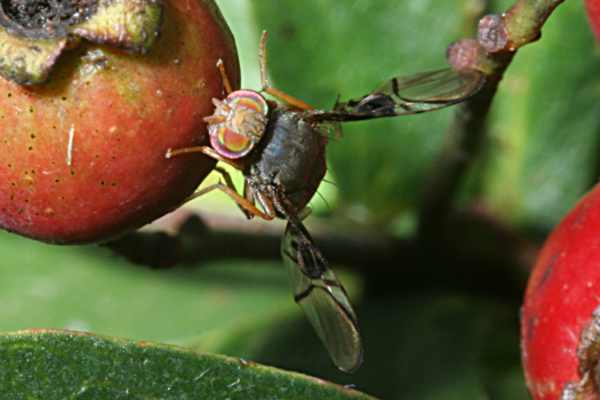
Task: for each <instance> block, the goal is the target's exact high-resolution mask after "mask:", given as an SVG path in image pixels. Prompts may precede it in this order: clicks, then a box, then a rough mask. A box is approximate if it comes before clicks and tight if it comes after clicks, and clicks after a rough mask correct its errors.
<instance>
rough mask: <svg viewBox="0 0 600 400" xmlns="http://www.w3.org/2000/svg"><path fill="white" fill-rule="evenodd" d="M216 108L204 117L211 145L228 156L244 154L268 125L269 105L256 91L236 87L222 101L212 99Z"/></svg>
mask: <svg viewBox="0 0 600 400" xmlns="http://www.w3.org/2000/svg"><path fill="white" fill-rule="evenodd" d="M213 103H214V104H215V112H214V114H213V115H212V116H210V117H207V118H205V121H206V122H208V133H209V136H210V143H211V145H212V147H213V148H214V149H215V150H216V151H217V152H218V153H219V154H220V155H222V156H224V157H226V158H229V159H236V158H241V157H244V156H245V155H247V154H248V153H249V152H250V151H251V150H252V149H253V148H254V147H255V146H256V144H257V143H258V142H259V141H260V139H261V138H262V136H263V134H264V132H265V129H266V128H267V122H268V121H267V115H268V112H269V106H268V105H267V102H266V100H265V99H264V97H262V96H261V95H260V94H259V93H257V92H254V91H252V90H237V91H235V92H233V93H231V94H230V95H229V96H227V98H226V99H225V100H223V101H221V100H217V99H213Z"/></svg>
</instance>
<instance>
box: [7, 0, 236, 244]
mask: <svg viewBox="0 0 600 400" xmlns="http://www.w3.org/2000/svg"><path fill="white" fill-rule="evenodd" d="M121 1H125V0H121ZM8 3H9V4H10V1H9V2H8ZM130 3H131V4H136V3H135V2H131V1H130ZM2 4H5V3H4V2H3V3H2ZM99 4H100V3H99ZM106 4H108V5H111V4H115V3H114V2H113V3H110V2H109V3H106ZM150 4H157V3H155V2H154V3H152V2H151V3H150ZM159 4H160V3H159ZM162 4H163V5H162V7H163V9H162V13H163V15H162V20H161V21H162V22H160V24H161V26H160V36H159V37H158V39H157V40H156V41H155V42H154V43H153V44H152V46H151V47H150V50H149V51H148V52H147V53H146V54H143V55H141V54H132V53H128V52H125V51H123V50H121V49H119V48H118V46H111V45H110V44H105V45H98V44H93V43H90V42H89V41H87V40H83V41H82V42H80V43H79V42H75V43H71V44H70V45H73V46H76V47H75V48H74V49H68V50H66V51H64V52H63V53H62V54H61V55H60V57H59V60H58V62H57V64H56V65H55V66H54V67H53V69H52V70H51V72H50V74H49V76H48V78H47V80H46V82H45V83H42V84H34V85H30V86H22V85H20V84H18V83H15V82H13V81H10V80H8V79H5V78H0V226H2V227H3V228H5V229H8V230H10V231H14V232H17V233H19V234H22V235H26V236H30V237H33V238H37V239H41V240H44V241H51V242H62V243H65V242H66V243H72V242H89V241H99V240H103V239H106V238H108V237H110V236H113V235H115V234H118V233H120V232H123V231H124V230H127V229H130V228H135V227H139V226H141V225H143V224H145V223H147V222H150V221H151V220H153V219H155V218H157V217H159V216H161V215H162V214H164V213H165V212H167V211H169V210H171V209H172V208H174V207H176V206H177V205H178V204H180V203H181V202H182V201H183V199H185V198H186V196H188V195H189V194H190V193H192V192H193V191H194V189H195V188H196V186H197V185H198V184H199V183H200V181H202V179H203V178H204V177H205V176H206V174H207V173H208V172H210V170H211V168H212V167H213V165H214V163H213V162H212V160H209V159H207V158H205V157H203V156H199V155H195V156H190V157H177V158H174V159H170V160H167V159H165V153H166V151H167V149H168V148H171V147H173V148H180V147H188V146H192V145H196V144H199V143H205V142H206V138H207V133H206V127H205V124H204V122H203V120H202V118H203V117H205V116H207V115H210V114H212V112H213V108H214V106H213V105H212V103H211V98H212V97H222V90H223V86H222V80H221V77H220V75H219V72H218V70H217V68H216V66H215V64H216V62H217V60H218V59H219V58H222V59H223V60H224V62H225V67H226V70H227V73H228V75H229V77H230V79H231V80H232V83H233V85H235V86H238V83H239V65H238V61H237V55H236V51H235V44H234V42H233V38H232V36H231V33H230V32H229V30H228V27H227V25H226V24H225V22H224V21H223V18H222V16H221V15H220V14H219V12H218V10H217V8H216V6H215V5H214V4H213V2H212V1H206V0H204V1H199V0H165V1H163V2H162ZM5 7H6V6H5ZM136 17H137V16H136ZM117 19H119V18H117ZM122 19H124V18H122ZM106 26H111V24H106ZM106 26H102V27H101V28H102V29H105V28H106V29H110V28H107V27H106ZM82 36H83V37H84V38H86V39H88V37H87V36H85V35H82ZM102 40H103V38H102V37H101V38H100V39H99V41H102ZM104 41H106V40H104Z"/></svg>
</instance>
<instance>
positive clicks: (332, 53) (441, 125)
mask: <svg viewBox="0 0 600 400" xmlns="http://www.w3.org/2000/svg"><path fill="white" fill-rule="evenodd" d="M467 3H469V2H465V1H462V0H449V1H438V0H407V1H402V2H398V1H397V0H378V1H371V0H348V1H344V2H333V1H331V2H323V1H321V0H306V1H301V2H299V1H294V0H281V1H277V2H260V1H257V2H253V3H252V4H253V6H254V9H255V14H256V16H257V21H258V25H259V26H260V27H262V28H264V29H266V30H268V31H269V34H270V36H269V42H268V50H269V71H270V72H271V75H272V78H273V84H274V85H275V86H276V87H277V88H279V89H281V90H283V91H285V92H288V93H290V94H292V95H293V96H296V97H299V98H300V99H303V100H305V101H307V102H308V103H309V104H312V105H314V106H317V107H320V108H324V109H329V108H331V107H332V106H333V104H334V102H335V100H336V96H337V95H338V94H341V96H342V99H348V98H355V97H358V96H360V95H363V94H366V93H368V92H370V91H371V90H373V89H375V88H376V87H377V86H378V84H379V83H381V82H383V81H385V80H387V79H389V78H391V77H393V76H396V75H408V74H413V73H417V72H422V71H424V70H432V69H437V68H440V67H443V66H445V65H446V63H445V51H446V47H447V46H448V44H449V43H450V42H452V41H453V40H455V39H457V38H459V37H460V36H462V34H463V27H464V22H465V20H467V17H466V14H468V10H467V7H466V4H467ZM424 30H425V31H426V33H424ZM245 67H246V66H245V65H242V68H245ZM450 115H451V111H447V110H446V111H440V112H436V113H429V114H426V115H418V116H410V117H404V118H392V119H387V120H381V121H368V122H361V123H351V124H345V126H344V130H345V134H344V137H343V139H341V140H340V141H336V140H332V142H334V143H331V144H330V146H329V149H328V154H329V161H330V168H331V170H332V176H333V179H334V181H335V183H336V184H337V186H338V189H339V201H340V202H342V204H341V205H342V206H345V207H347V208H349V207H351V206H355V207H354V209H357V208H358V209H362V210H365V211H366V212H367V215H370V216H372V217H373V218H374V219H375V220H380V221H385V220H387V218H388V217H389V216H390V214H394V213H396V212H399V211H406V210H410V209H412V207H414V205H415V203H416V201H417V199H418V194H419V192H420V190H421V186H422V182H423V181H424V177H425V176H426V175H427V174H428V171H429V168H430V164H431V161H432V160H433V159H434V157H435V155H436V154H437V152H438V150H439V147H440V145H441V142H442V140H443V133H444V131H445V129H446V126H447V123H448V121H449V117H450ZM356 215H357V216H358V215H359V214H356Z"/></svg>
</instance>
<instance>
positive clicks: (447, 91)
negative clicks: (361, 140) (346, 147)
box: [306, 68, 485, 122]
mask: <svg viewBox="0 0 600 400" xmlns="http://www.w3.org/2000/svg"><path fill="white" fill-rule="evenodd" d="M484 83H485V78H484V76H483V74H481V73H480V72H478V71H469V72H457V71H455V70H453V69H450V68H448V69H441V70H438V71H430V72H423V73H420V74H416V75H412V76H404V77H396V78H393V79H391V80H389V81H387V82H386V83H385V84H383V85H382V86H380V87H378V88H377V89H376V90H374V91H373V92H371V93H369V94H367V95H366V96H363V97H361V98H358V99H354V100H349V101H347V102H342V103H337V104H336V106H335V107H334V109H333V110H331V111H322V110H314V111H307V115H306V119H308V120H310V121H314V122H322V121H339V122H343V121H359V120H365V119H372V118H382V117H394V116H397V115H407V114H418V113H423V112H428V111H434V110H437V109H439V108H443V107H448V106H451V105H453V104H456V103H460V102H462V101H464V100H466V99H468V98H469V97H471V96H473V95H474V94H475V93H477V92H478V91H479V89H481V87H482V86H483V84H484Z"/></svg>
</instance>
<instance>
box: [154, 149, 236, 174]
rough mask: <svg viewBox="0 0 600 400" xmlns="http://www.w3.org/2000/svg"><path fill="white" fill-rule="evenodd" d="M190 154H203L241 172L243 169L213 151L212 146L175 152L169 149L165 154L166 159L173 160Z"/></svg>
mask: <svg viewBox="0 0 600 400" xmlns="http://www.w3.org/2000/svg"><path fill="white" fill-rule="evenodd" d="M190 153H202V154H204V155H205V156H208V157H210V158H212V159H213V160H216V161H221V162H224V163H225V164H227V165H231V166H232V167H233V168H235V169H239V170H241V169H242V167H241V166H240V165H239V164H238V163H236V162H235V161H233V160H230V159H229V158H225V157H223V156H222V155H220V154H219V153H217V152H216V151H215V149H213V148H212V147H210V146H192V147H182V148H180V149H175V150H173V149H168V150H167V152H166V153H165V158H172V157H176V156H179V155H182V154H190Z"/></svg>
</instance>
